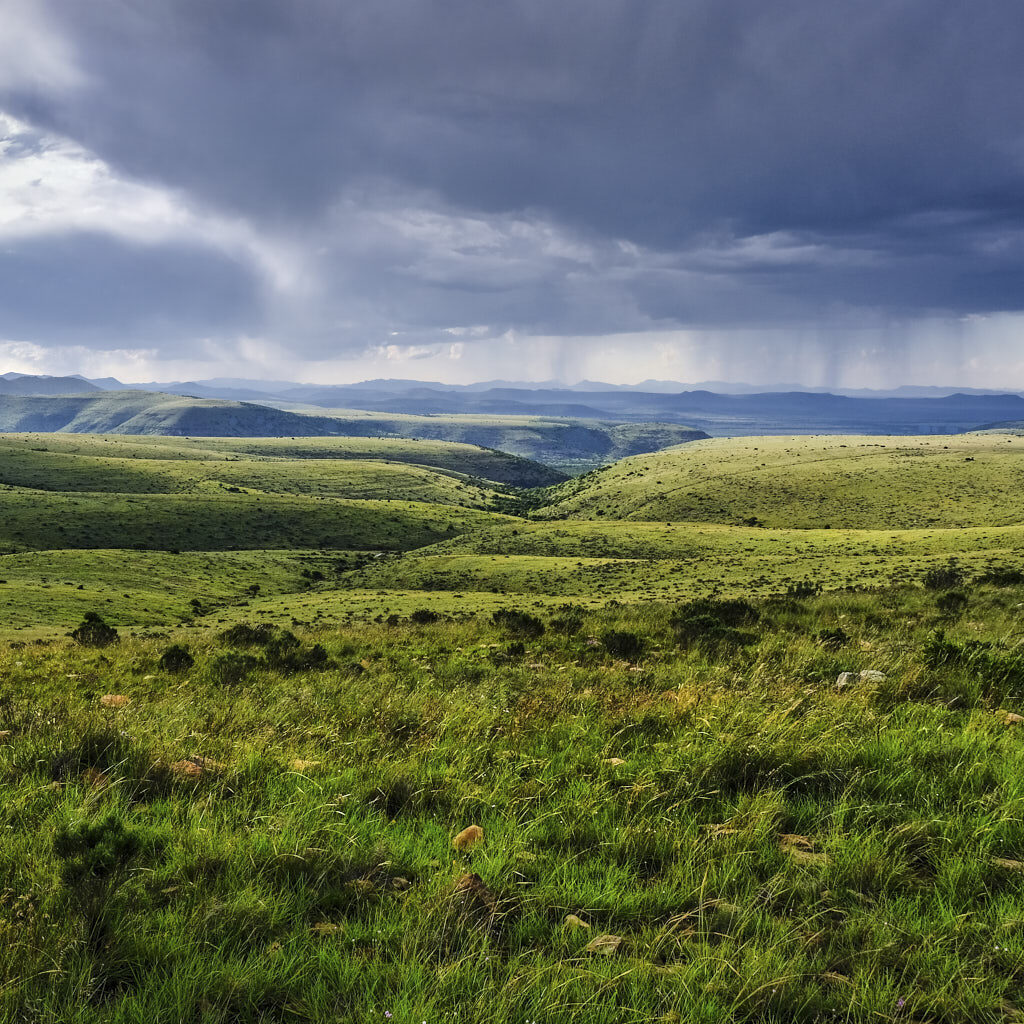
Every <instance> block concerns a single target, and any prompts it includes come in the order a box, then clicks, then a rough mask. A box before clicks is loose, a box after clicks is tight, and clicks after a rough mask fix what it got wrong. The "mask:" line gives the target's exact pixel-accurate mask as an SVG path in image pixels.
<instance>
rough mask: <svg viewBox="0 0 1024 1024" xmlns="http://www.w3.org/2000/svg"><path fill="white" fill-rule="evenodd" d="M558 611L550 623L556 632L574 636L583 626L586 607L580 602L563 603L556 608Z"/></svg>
mask: <svg viewBox="0 0 1024 1024" xmlns="http://www.w3.org/2000/svg"><path fill="white" fill-rule="evenodd" d="M555 611H556V612H557V613H558V614H557V616H556V617H555V618H553V619H552V620H551V622H550V623H549V625H550V626H551V628H552V629H553V630H554V631H555V632H556V633H564V634H565V635H566V636H574V635H575V634H576V633H578V632H579V631H580V630H581V629H582V628H583V615H584V609H583V608H581V607H580V606H579V605H578V604H563V605H559V606H558V608H556V609H555Z"/></svg>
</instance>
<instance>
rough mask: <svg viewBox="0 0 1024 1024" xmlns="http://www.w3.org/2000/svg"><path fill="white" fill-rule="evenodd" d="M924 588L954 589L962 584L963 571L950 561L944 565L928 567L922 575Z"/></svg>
mask: <svg viewBox="0 0 1024 1024" xmlns="http://www.w3.org/2000/svg"><path fill="white" fill-rule="evenodd" d="M921 582H922V583H924V586H925V589H926V590H954V589H955V588H956V587H961V586H963V584H964V571H963V569H961V568H960V566H958V565H957V564H956V562H953V561H950V562H948V563H947V564H946V565H936V566H933V567H932V568H931V569H929V570H928V571H927V572H926V573H925V574H924V576H923V578H922V580H921Z"/></svg>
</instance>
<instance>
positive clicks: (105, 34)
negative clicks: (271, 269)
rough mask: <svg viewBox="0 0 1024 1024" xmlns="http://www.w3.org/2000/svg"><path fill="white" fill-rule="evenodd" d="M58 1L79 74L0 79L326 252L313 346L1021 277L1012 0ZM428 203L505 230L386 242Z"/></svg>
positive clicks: (809, 302) (999, 287)
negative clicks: (558, 237)
mask: <svg viewBox="0 0 1024 1024" xmlns="http://www.w3.org/2000/svg"><path fill="white" fill-rule="evenodd" d="M45 7H46V9H47V10H48V11H49V13H50V15H51V23H52V24H53V25H54V26H57V28H58V29H59V31H60V32H61V33H62V35H63V37H64V39H65V41H66V45H67V49H68V52H69V53H70V54H71V55H72V59H73V60H74V62H75V64H76V70H77V72H78V73H80V76H81V83H80V84H78V85H75V86H74V87H68V86H67V84H66V83H65V84H63V85H61V87H55V88H53V89H49V90H48V89H47V88H45V86H44V85H41V84H40V81H39V80H38V78H26V79H25V80H24V81H21V82H14V83H6V84H5V85H4V88H3V95H2V97H0V98H2V100H3V106H5V107H6V108H7V109H8V110H9V111H10V112H12V113H13V114H15V115H16V116H19V117H22V118H24V119H25V120H27V121H30V122H31V123H32V124H33V125H35V126H36V127H38V128H42V129H45V130H47V131H50V132H53V133H56V134H58V135H61V136H64V137H67V138H69V139H73V140H74V141H75V142H77V143H78V144H80V145H81V146H82V147H84V149H86V150H88V151H90V152H92V153H95V154H97V155H98V156H99V157H100V158H102V160H104V161H105V162H106V163H107V164H108V165H109V166H110V167H111V168H112V169H113V172H114V173H117V174H120V175H123V176H124V177H125V178H127V179H131V180H139V181H144V182H148V183H154V184H160V185H163V186H166V187H168V188H170V189H173V190H178V191H179V192H180V194H182V195H186V196H188V197H189V200H190V201H191V202H195V203H198V204H201V205H203V206H204V208H206V209H208V210H211V211H216V213H217V215H218V216H223V217H237V218H241V219H243V220H244V221H245V222H246V223H249V224H253V225H256V226H257V228H258V229H259V230H261V231H265V232H268V233H270V234H272V235H275V236H284V237H287V238H288V239H289V240H290V241H292V242H295V243H296V244H298V245H300V246H305V247H306V248H307V249H308V250H309V251H310V252H311V253H315V254H317V255H316V258H315V260H314V262H315V263H316V265H317V266H316V273H317V274H318V275H319V277H320V279H321V281H322V283H323V284H324V288H325V292H326V293H328V294H330V295H333V296H334V299H333V300H332V299H330V298H328V299H320V300H318V302H319V305H318V304H317V302H312V301H308V302H306V304H305V308H304V312H303V314H302V316H300V317H299V318H298V320H297V321H296V322H294V323H293V324H292V327H293V334H294V335H295V337H296V338H301V337H308V338H310V339H313V338H316V339H319V340H318V341H317V343H316V346H317V347H326V346H328V345H329V339H330V338H331V337H335V338H340V337H348V336H352V337H356V336H358V335H359V334H360V332H362V333H363V334H366V333H367V332H369V333H371V334H374V333H375V332H376V333H385V332H386V330H387V328H388V327H389V326H390V325H392V324H397V325H398V326H400V327H402V328H403V329H411V330H419V329H423V330H430V329H431V328H440V327H443V326H444V325H446V324H469V323H482V324H489V325H491V326H492V327H493V328H494V329H495V330H500V329H505V328H507V327H518V328H519V329H527V330H533V331H538V332H549V333H559V332H575V333H582V332H590V333H595V334H599V333H602V332H608V331H614V330H631V329H644V328H645V327H649V326H652V325H657V326H662V327H666V326H671V325H673V324H676V325H681V326H688V325H714V324H723V325H724V324H730V323H738V324H750V323H755V322H757V321H758V320H767V321H772V322H783V323H789V322H793V323H795V322H799V321H800V320H801V319H809V318H826V319H827V318H828V317H834V316H848V315H849V311H850V310H851V309H853V310H857V309H862V310H865V311H869V312H870V314H871V315H872V316H876V315H883V316H884V315H893V316H899V317H911V318H913V317H915V316H923V315H929V316H930V315H936V314H938V315H950V316H959V315H963V314H968V313H976V312H987V311H1005V310H1019V309H1021V308H1022V306H1024V289H1021V287H1020V272H1021V269H1022V246H1021V238H1022V237H1024V199H1022V195H1024V193H1022V191H1021V186H1022V184H1024V181H1022V179H1024V114H1022V110H1024V108H1022V105H1021V102H1020V97H1021V94H1022V86H1024V73H1022V71H1021V67H1022V65H1021V61H1020V53H1021V51H1022V44H1024V18H1021V16H1020V8H1019V4H1018V2H1017V0H976V2H975V3H973V4H970V5H967V4H963V3H961V2H953V0H900V2H892V0H890V2H869V3H859V4H855V3H852V2H839V0H776V2H773V3H770V4H769V3H764V2H763V0H728V2H723V0H691V2H679V0H561V2H559V3H555V4H552V3H551V2H550V0H543V2H542V0H505V2H502V3H500V4H491V3H481V2H480V0H447V2H444V3H441V2H437V0H433V2H428V0H352V2H346V3H336V2H333V0H218V2H217V3H210V2H209V0H91V2H90V3H81V2H79V0H49V2H47V3H46V5H45ZM359 195H369V196H371V197H372V201H371V202H369V204H368V205H369V206H371V207H372V208H373V209H374V210H375V211H376V214H377V218H376V220H373V219H372V218H370V219H368V218H367V216H365V215H359V214H358V213H353V212H352V211H351V209H349V211H348V213H346V212H345V208H344V201H345V199H346V197H349V198H351V197H352V196H359ZM409 197H413V199H410V198H409ZM414 201H415V202H419V203H420V206H421V208H430V209H432V210H434V211H438V212H439V213H440V214H441V215H442V216H443V217H446V218H449V220H451V219H453V218H454V219H458V218H461V217H465V216H468V217H471V218H475V219H476V220H478V221H480V222H487V223H489V222H492V221H494V220H495V219H497V220H498V222H499V224H500V225H503V227H499V234H500V238H498V239H497V240H495V239H490V240H485V241H484V242H477V241H474V240H473V239H472V238H471V239H469V240H468V241H467V239H466V238H465V237H463V236H462V235H461V234H459V233H458V232H456V235H457V237H455V238H454V239H453V240H450V241H449V244H448V245H447V247H445V246H444V245H443V244H441V243H442V242H443V241H444V239H445V238H446V237H447V235H448V234H450V231H451V227H450V224H448V223H438V224H436V225H433V227H432V228H431V229H430V230H433V231H434V236H430V230H426V231H424V232H423V233H420V234H416V232H413V234H412V236H410V234H409V231H408V230H407V225H403V226H402V228H401V229H400V230H398V231H397V234H398V241H397V242H396V241H395V238H394V237H392V236H393V235H394V234H395V231H396V229H395V228H394V225H393V224H392V223H391V221H390V220H389V216H388V214H389V207H388V203H389V202H390V203H393V209H395V210H398V209H404V208H408V207H409V206H410V204H411V203H413V202H414ZM339 203H341V204H342V212H341V213H339ZM530 225H532V226H536V225H548V226H553V227H554V229H556V230H557V231H559V232H562V233H563V236H564V240H565V242H566V245H568V246H569V247H570V248H574V249H575V250H576V251H573V252H570V253H569V254H568V255H566V254H564V253H560V252H555V251H553V247H552V246H551V245H550V244H548V243H547V242H545V241H544V240H543V239H540V240H538V238H539V236H533V235H530V232H529V230H527V227H528V226H530ZM459 230H460V231H461V230H462V229H461V228H460V229H459ZM428 236H429V237H428ZM439 239H440V241H438V240H439ZM623 243H625V247H624V246H623ZM531 245H532V246H533V249H532V250H531V248H530V247H531ZM441 250H443V251H441ZM453 254H454V255H453ZM459 254H462V255H466V254H468V255H467V258H465V259H460V258H457V257H458V256H459ZM229 291H230V289H229ZM226 304H227V305H228V306H231V305H232V301H228V302H227V303H226ZM199 308H202V306H201V305H200V307H199ZM291 316H297V314H295V313H294V310H291V311H290V310H288V309H285V310H282V309H280V308H279V309H278V311H277V314H276V315H275V314H273V313H271V314H269V319H268V321H267V323H269V324H272V325H273V326H274V327H275V329H278V330H281V329H284V326H285V325H286V324H287V323H289V322H290V321H289V317H291ZM244 320H245V318H244V317H242V318H240V320H239V323H240V324H241V323H242V322H243V321H244ZM296 343H297V344H298V343H299V342H296ZM311 344H312V342H311Z"/></svg>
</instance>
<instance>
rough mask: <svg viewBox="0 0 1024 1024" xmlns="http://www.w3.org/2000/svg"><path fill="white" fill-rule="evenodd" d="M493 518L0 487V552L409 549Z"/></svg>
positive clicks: (382, 506)
mask: <svg viewBox="0 0 1024 1024" xmlns="http://www.w3.org/2000/svg"><path fill="white" fill-rule="evenodd" d="M492 518H494V514H493V513H489V512H484V511H480V510H477V509H467V508H459V507H455V506H452V505H438V504H426V503H423V502H412V501H369V500H367V501H357V500H351V499H343V498H320V497H299V496H293V495H277V494H273V495H268V494H262V495H261V494H233V493H227V492H224V493H211V494H202V493H198V494H197V493H188V494H109V493H108V494H102V493H94V492H78V493H74V492H63V493H60V492H52V491H35V490H27V489H13V490H2V491H0V553H2V552H4V551H26V550H33V549H49V548H139V549H147V550H157V551H158V550H164V551H168V550H183V551H184V550H190V551H216V550H245V549H256V548H334V549H358V550H367V549H375V550H385V551H403V550H408V549H410V548H417V547H422V546H423V545H425V544H430V543H433V542H435V541H438V540H441V539H444V538H445V537H449V536H451V535H453V534H455V533H459V532H462V531H464V530H468V529H472V528H474V527H476V526H481V525H484V524H486V523H487V522H489V521H491V520H492ZM498 518H500V517H498Z"/></svg>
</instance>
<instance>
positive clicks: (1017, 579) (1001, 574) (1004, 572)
mask: <svg viewBox="0 0 1024 1024" xmlns="http://www.w3.org/2000/svg"><path fill="white" fill-rule="evenodd" d="M978 582H979V583H987V584H989V586H993V587H1016V586H1019V585H1020V584H1022V583H1024V572H1022V571H1021V570H1020V569H1001V568H992V569H986V570H985V572H983V573H982V574H981V575H980V576H979V577H978Z"/></svg>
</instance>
